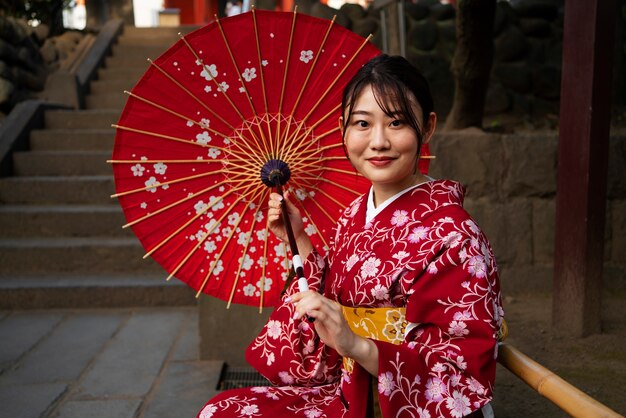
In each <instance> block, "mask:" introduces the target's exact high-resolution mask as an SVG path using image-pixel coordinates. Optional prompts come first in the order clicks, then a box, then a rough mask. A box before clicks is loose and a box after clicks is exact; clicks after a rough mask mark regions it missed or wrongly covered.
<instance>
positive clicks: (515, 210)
mask: <svg viewBox="0 0 626 418" xmlns="http://www.w3.org/2000/svg"><path fill="white" fill-rule="evenodd" d="M557 141H558V134H557V133H553V132H546V133H528V134H515V135H509V134H493V133H483V132H481V131H479V130H477V129H468V130H464V131H460V132H451V133H438V134H437V135H436V136H435V137H434V138H433V140H432V142H431V152H432V153H433V154H434V155H435V156H436V157H437V158H436V159H435V160H434V161H433V162H432V164H431V170H430V173H431V175H433V176H434V177H436V178H449V179H453V180H457V181H459V182H461V183H462V184H463V185H464V186H465V187H467V195H466V200H465V208H466V209H467V210H468V212H469V213H470V214H471V215H472V217H474V218H475V219H476V221H477V222H478V224H479V225H480V226H481V227H482V229H483V230H484V231H485V233H486V234H487V236H488V237H489V239H490V241H491V244H492V246H493V248H494V251H495V254H496V257H497V260H498V264H499V267H500V273H501V281H502V287H503V290H504V292H505V293H508V294H514V293H518V292H528V291H540V292H550V291H551V290H552V275H553V261H554V227H555V196H556V176H557ZM572 175H573V176H576V175H577V174H576V173H573V174H572ZM608 175H609V178H608V190H607V205H606V229H605V247H604V258H605V263H604V287H605V288H606V289H607V290H612V291H615V290H624V289H626V132H621V133H615V134H613V135H612V137H611V142H610V150H609V174H608Z"/></svg>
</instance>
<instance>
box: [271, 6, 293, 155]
mask: <svg viewBox="0 0 626 418" xmlns="http://www.w3.org/2000/svg"><path fill="white" fill-rule="evenodd" d="M297 11H298V6H296V7H295V8H294V10H293V17H292V19H291V29H290V31H289V43H288V44H287V54H286V56H285V71H284V72H283V83H282V85H281V88H280V100H279V102H278V114H279V115H282V113H283V101H284V99H285V86H286V85H287V75H288V74H289V62H290V60H291V47H292V46H293V34H294V33H295V31H296V17H297V16H298V14H297ZM289 119H291V115H289ZM289 126H291V121H289V123H288V124H287V129H289ZM280 131H281V121H280V120H279V121H278V126H277V130H276V136H275V138H274V140H275V141H276V152H277V153H278V152H279V144H280V138H281V133H280Z"/></svg>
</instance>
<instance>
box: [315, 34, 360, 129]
mask: <svg viewBox="0 0 626 418" xmlns="http://www.w3.org/2000/svg"><path fill="white" fill-rule="evenodd" d="M370 39H372V35H369V36H368V37H367V38H366V39H365V40H364V41H363V43H362V44H361V46H359V48H358V49H357V50H356V51H355V52H354V54H352V57H350V59H349V60H348V62H347V63H346V64H345V65H344V66H343V68H342V69H341V71H340V72H339V74H337V76H336V77H335V79H334V80H333V81H332V83H330V85H329V86H328V87H327V88H326V91H325V92H324V93H323V94H322V95H321V96H320V97H319V99H318V100H317V102H316V103H315V104H314V105H313V106H312V107H311V110H309V113H307V115H306V116H305V117H304V118H303V120H305V121H306V120H307V119H308V118H309V117H310V116H311V114H312V113H313V112H314V111H315V110H316V109H317V106H319V104H320V103H321V102H322V100H324V98H325V97H326V95H327V94H328V93H329V92H330V91H331V90H332V89H333V88H334V87H335V84H336V83H337V81H338V80H339V79H340V78H341V76H342V75H343V73H345V72H346V70H347V69H348V67H349V66H350V64H352V61H354V59H355V58H356V57H357V55H358V54H359V53H360V52H361V50H362V49H363V48H365V45H367V43H368V42H369V41H370Z"/></svg>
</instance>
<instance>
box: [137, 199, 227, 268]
mask: <svg viewBox="0 0 626 418" xmlns="http://www.w3.org/2000/svg"><path fill="white" fill-rule="evenodd" d="M234 192H235V191H234V190H229V191H228V192H226V193H224V194H223V195H222V196H219V197H218V198H216V199H215V200H212V201H211V202H209V204H207V206H206V208H204V209H203V210H201V211H197V212H196V214H195V216H192V217H191V219H189V220H188V221H187V222H185V223H184V224H183V225H182V226H180V227H179V228H178V229H177V230H176V231H174V232H172V233H171V234H170V235H168V236H167V237H166V238H165V239H163V240H162V241H161V242H159V243H158V244H157V245H155V246H154V247H153V248H152V249H151V250H150V251H148V252H147V253H146V254H145V255H144V256H143V258H148V257H149V256H150V255H152V254H153V253H154V252H155V251H156V250H158V249H159V248H161V247H162V246H163V245H165V244H166V243H167V242H169V240H171V239H172V238H174V237H175V236H176V235H178V234H179V233H180V232H181V231H182V230H183V229H185V228H187V227H188V226H189V225H191V224H192V223H193V222H195V221H196V219H198V218H199V217H201V216H202V215H204V214H205V213H206V212H207V211H208V210H209V209H211V208H212V207H213V206H215V205H216V204H218V203H219V202H221V201H222V200H224V198H226V197H228V196H229V195H230V194H232V193H234ZM235 203H238V200H236V201H235ZM211 232H213V230H210V231H207V235H208V234H210V233H211Z"/></svg>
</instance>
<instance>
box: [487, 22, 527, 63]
mask: <svg viewBox="0 0 626 418" xmlns="http://www.w3.org/2000/svg"><path fill="white" fill-rule="evenodd" d="M494 46H495V54H494V59H495V61H515V60H518V59H520V58H522V57H523V56H524V54H525V53H526V51H527V50H528V42H527V41H526V38H525V37H524V34H523V33H522V31H521V30H520V29H519V28H518V27H516V26H510V27H509V28H507V29H506V30H505V31H504V32H503V33H502V34H501V35H500V36H498V37H497V38H496V39H495V41H494Z"/></svg>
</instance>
